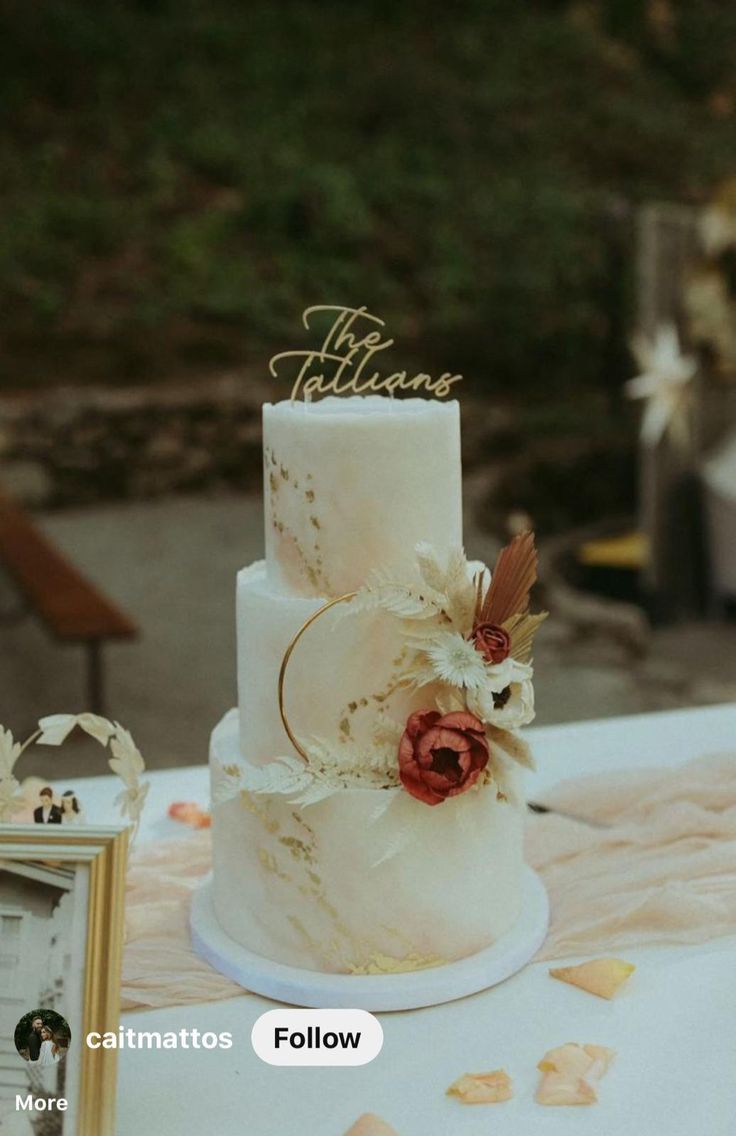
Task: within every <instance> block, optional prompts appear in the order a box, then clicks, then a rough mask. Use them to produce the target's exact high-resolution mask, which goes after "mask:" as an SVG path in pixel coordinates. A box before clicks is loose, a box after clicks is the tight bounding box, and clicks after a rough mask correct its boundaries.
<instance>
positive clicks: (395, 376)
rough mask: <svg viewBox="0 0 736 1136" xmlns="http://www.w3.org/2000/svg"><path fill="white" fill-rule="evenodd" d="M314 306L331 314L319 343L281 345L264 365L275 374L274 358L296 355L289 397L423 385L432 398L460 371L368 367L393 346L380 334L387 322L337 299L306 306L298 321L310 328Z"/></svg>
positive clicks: (440, 394) (456, 379)
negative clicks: (433, 372)
mask: <svg viewBox="0 0 736 1136" xmlns="http://www.w3.org/2000/svg"><path fill="white" fill-rule="evenodd" d="M317 312H328V313H331V314H332V323H331V324H330V327H329V328H328V331H327V334H326V335H325V337H324V339H323V340H322V343H321V344H320V346H319V347H307V348H303V349H300V350H292V351H279V353H278V354H277V355H274V356H273V357H272V358H271V360H270V362H269V365H268V368H269V371H270V372H271V374H272V375H273V376H274V378H276V377H277V375H278V364H279V363H281V362H282V361H285V360H294V361H295V363H296V365H297V366H298V368H299V369H298V372H297V374H296V377H295V379H294V385H293V386H292V388H291V401H292V402H294V401H295V400H296V399H298V398H304V399H305V401H309V399H311V398H312V396H313V395H322V394H369V393H370V394H382V393H385V394H388V395H390V396H392V397H393V395H394V394H395V393H396V391H421V390H423V391H425V392H426V393H427V394H431V395H434V397H435V398H446V397H447V395H448V394H449V393H450V390H451V388H452V386H453V385H454V384H455V383H459V382H460V380H461V379H462V375H453V374H452V373H451V372H449V371H443V372H442V374H441V375H439V376H437V377H434V378H433V377H432V376H431V375H428V374H425V373H424V372H421V371H420V372H418V373H417V374H416V375H408V374H407V373H406V371H393V372H392V373H391V374H389V375H382V374H381V373H380V372H379V371H376V370H373V371H371V365H372V360H373V359H374V356H376V355H378V353H379V352H381V351H385V350H386V348H388V347H391V346H392V344H393V342H394V341H393V339H384V338H383V332H382V331H381V328H383V327H385V326H386V325H385V323H384V321H383V320H382V319H379V318H378V316H374V315H372V314H371V313H370V312H369V311H368V309H367V308H365V307H360V308H349V307H342V306H341V305H339V304H313V305H312V306H311V307H309V308H305V310H304V312H303V314H302V323H303V324H304V327H305V328H306V329H307V331H309V330H310V324H309V320H310V317H311V316H312V315H314V314H315V313H317Z"/></svg>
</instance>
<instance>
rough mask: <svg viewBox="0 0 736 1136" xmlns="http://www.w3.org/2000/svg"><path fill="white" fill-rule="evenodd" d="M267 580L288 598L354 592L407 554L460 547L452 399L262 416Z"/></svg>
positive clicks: (285, 407)
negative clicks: (426, 546)
mask: <svg viewBox="0 0 736 1136" xmlns="http://www.w3.org/2000/svg"><path fill="white" fill-rule="evenodd" d="M263 458H264V488H265V521H266V562H267V565H268V574H269V578H270V579H272V580H274V581H275V582H280V583H282V584H283V585H284V586H285V587H287V588H288V589H290V590H291V591H293V592H295V593H297V594H299V595H309V596H328V597H329V596H338V595H342V594H344V593H345V592H351V591H354V590H355V589H356V588H358V587H360V585H361V584H362V583H363V581H364V580H365V578H366V576H367V575H368V573H369V572H370V571H371V569H373V568H379V567H390V568H403V567H406V568H407V569H408V568H410V567H411V565H412V564H413V563H414V562H415V557H414V548H415V545H416V544H417V543H418V542H419V541H428V542H429V543H430V544H432V545H434V546H435V548H437V549H438V551H442V550H446V549H449V548H452V547H455V548H457V547H459V546H460V545H461V544H462V496H461V483H460V476H461V470H460V410H459V406H458V403H457V402H444V403H440V402H436V401H432V400H429V399H421V398H410V399H404V400H401V401H396V400H394V399H390V398H383V397H382V396H380V395H371V396H368V397H360V396H357V395H356V396H354V397H351V398H325V399H322V400H321V401H320V402H316V403H304V402H290V401H285V402H277V403H276V404H275V405H272V404H270V403H267V404H266V405H265V406H264V408H263Z"/></svg>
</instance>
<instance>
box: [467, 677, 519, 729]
mask: <svg viewBox="0 0 736 1136" xmlns="http://www.w3.org/2000/svg"><path fill="white" fill-rule="evenodd" d="M503 689H504V691H508V694H507V695H506V694H504V697H503V699H500V700H498V705H497V704H496V697H494V695H495V696H497V695H498V694H500V693H501V692H500V691H493V690H491V688H490V687H488V686H486V687H485V688H484V689H482V690H471V691H468V698H467V702H468V710H469V711H470V713H471V714H475V716H476V718H480V720H481V722H485V723H487V724H488V725H491V726H498V728H499V729H500V730H518V729H519V728H520V727H521V726H528V725H529V723H530V722H532V721H533V720H534V686H533V684H532V681H531V679H529V678H527V679H523V680H522V681H521V682H511V683H509V684H508V686H506V687H504V688H503Z"/></svg>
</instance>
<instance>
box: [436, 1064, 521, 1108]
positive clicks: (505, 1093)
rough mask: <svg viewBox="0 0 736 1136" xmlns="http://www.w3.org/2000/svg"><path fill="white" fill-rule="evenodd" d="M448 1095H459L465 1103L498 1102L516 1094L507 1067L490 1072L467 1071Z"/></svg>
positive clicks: (450, 1089)
mask: <svg viewBox="0 0 736 1136" xmlns="http://www.w3.org/2000/svg"><path fill="white" fill-rule="evenodd" d="M447 1095H448V1097H457V1098H458V1100H461V1101H462V1102H463V1104H497V1103H498V1102H499V1101H507V1100H511V1098H512V1097H513V1095H514V1090H513V1086H512V1083H511V1078H510V1077H509V1075H508V1073H507V1072H506V1070H505V1069H494V1070H493V1071H492V1072H490V1073H465V1074H463V1076H462V1077H458V1079H457V1080H456V1081H453V1083H452V1084H451V1085H450V1087H449V1089H448V1090H447Z"/></svg>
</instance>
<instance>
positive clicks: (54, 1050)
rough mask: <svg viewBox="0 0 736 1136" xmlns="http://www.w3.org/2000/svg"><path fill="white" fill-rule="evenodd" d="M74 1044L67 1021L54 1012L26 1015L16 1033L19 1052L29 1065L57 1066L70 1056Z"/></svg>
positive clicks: (44, 1011)
mask: <svg viewBox="0 0 736 1136" xmlns="http://www.w3.org/2000/svg"><path fill="white" fill-rule="evenodd" d="M70 1041H71V1032H70V1030H69V1026H68V1024H67V1022H66V1020H65V1019H64V1018H62V1016H61V1014H56V1013H54V1012H53V1010H37V1011H32V1012H31V1013H29V1014H24V1015H23V1017H22V1018H21V1020H20V1021H19V1022H18V1025H17V1026H16V1030H15V1048H16V1049H17V1050H18V1053H19V1054H20V1056H21V1057H22V1058H23V1060H24V1061H27V1062H28V1064H29V1065H38V1066H40V1067H45V1066H49V1065H57V1064H58V1063H59V1061H61V1060H62V1058H63V1057H65V1056H66V1053H67V1049H68V1048H69V1043H70Z"/></svg>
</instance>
